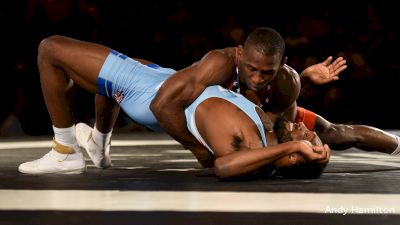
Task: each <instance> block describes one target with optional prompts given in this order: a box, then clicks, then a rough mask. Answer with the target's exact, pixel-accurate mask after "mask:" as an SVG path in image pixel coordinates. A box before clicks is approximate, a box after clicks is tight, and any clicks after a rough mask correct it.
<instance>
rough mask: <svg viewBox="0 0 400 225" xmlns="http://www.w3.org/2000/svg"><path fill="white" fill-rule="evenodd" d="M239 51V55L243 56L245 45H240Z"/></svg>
mask: <svg viewBox="0 0 400 225" xmlns="http://www.w3.org/2000/svg"><path fill="white" fill-rule="evenodd" d="M237 51H238V55H239V56H242V54H243V45H238V47H237Z"/></svg>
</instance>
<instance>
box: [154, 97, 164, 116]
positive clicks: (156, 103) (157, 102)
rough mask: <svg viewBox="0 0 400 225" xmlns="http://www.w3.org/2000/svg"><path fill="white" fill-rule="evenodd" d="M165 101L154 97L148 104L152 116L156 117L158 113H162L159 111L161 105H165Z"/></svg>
mask: <svg viewBox="0 0 400 225" xmlns="http://www.w3.org/2000/svg"><path fill="white" fill-rule="evenodd" d="M165 102H166V101H163V100H162V99H161V98H159V97H157V96H156V97H155V98H154V99H153V101H151V103H150V110H151V112H153V114H154V115H155V116H156V117H157V116H158V115H159V114H160V112H161V111H162V110H161V109H162V108H163V105H165Z"/></svg>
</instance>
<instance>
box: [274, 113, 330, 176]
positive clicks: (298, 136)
mask: <svg viewBox="0 0 400 225" xmlns="http://www.w3.org/2000/svg"><path fill="white" fill-rule="evenodd" d="M274 131H275V134H276V136H277V139H278V142H279V143H283V142H287V141H295V140H307V141H310V142H311V143H312V144H313V145H319V146H322V142H321V140H320V139H319V137H318V135H316V133H315V132H312V131H310V130H308V128H307V127H306V126H305V125H304V124H303V123H292V122H290V121H288V120H286V119H285V118H284V117H278V119H277V121H276V122H275V125H274ZM326 165H327V164H326V163H315V162H309V161H307V160H306V159H305V158H304V157H303V156H302V155H300V154H298V153H293V154H290V155H287V156H284V157H282V158H280V159H278V160H276V161H275V167H276V169H277V171H278V173H279V175H281V176H283V177H286V178H318V177H319V176H320V175H321V174H322V172H323V170H324V168H325V167H326Z"/></svg>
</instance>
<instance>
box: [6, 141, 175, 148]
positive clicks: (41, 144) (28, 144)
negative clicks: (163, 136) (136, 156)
mask: <svg viewBox="0 0 400 225" xmlns="http://www.w3.org/2000/svg"><path fill="white" fill-rule="evenodd" d="M52 145H53V141H24V142H0V150H4V149H21V148H50V147H51V146H52ZM149 145H164V146H165V145H179V143H178V142H176V141H174V140H134V141H132V140H113V141H112V146H149Z"/></svg>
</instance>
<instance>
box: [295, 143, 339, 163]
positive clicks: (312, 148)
mask: <svg viewBox="0 0 400 225" xmlns="http://www.w3.org/2000/svg"><path fill="white" fill-rule="evenodd" d="M299 153H300V154H301V155H302V156H303V157H304V158H305V159H307V160H308V161H312V162H316V163H321V164H325V163H328V162H329V158H330V156H331V150H330V148H329V146H328V145H327V144H325V145H323V146H316V145H312V144H311V142H309V141H306V140H303V141H300V152H299Z"/></svg>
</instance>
